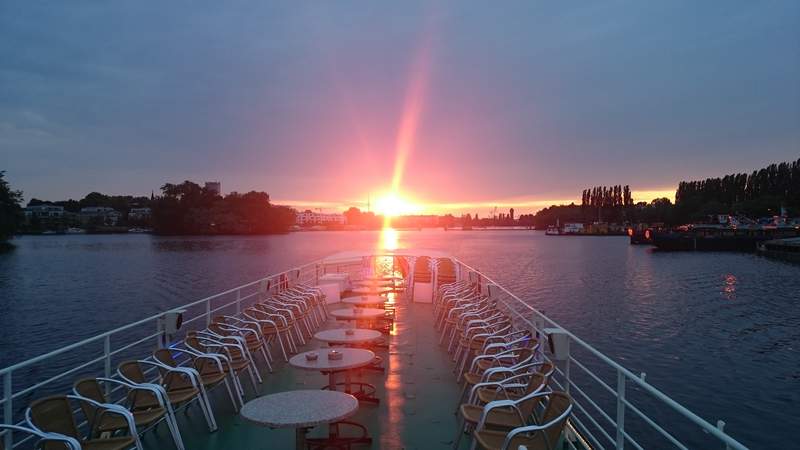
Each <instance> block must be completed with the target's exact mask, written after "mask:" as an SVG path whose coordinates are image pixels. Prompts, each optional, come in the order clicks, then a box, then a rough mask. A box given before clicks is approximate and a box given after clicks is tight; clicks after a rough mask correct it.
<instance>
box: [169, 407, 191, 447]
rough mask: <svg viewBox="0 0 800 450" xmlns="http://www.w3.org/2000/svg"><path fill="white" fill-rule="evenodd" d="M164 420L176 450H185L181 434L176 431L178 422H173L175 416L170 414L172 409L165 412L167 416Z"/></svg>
mask: <svg viewBox="0 0 800 450" xmlns="http://www.w3.org/2000/svg"><path fill="white" fill-rule="evenodd" d="M164 420H165V421H166V422H167V427H169V433H170V434H171V435H172V440H173V441H175V447H176V448H177V449H178V450H186V447H184V446H183V439H182V438H181V432H180V430H178V422H177V421H176V420H175V416H174V415H173V414H172V408H170V409H169V410H168V411H167V415H166V417H164Z"/></svg>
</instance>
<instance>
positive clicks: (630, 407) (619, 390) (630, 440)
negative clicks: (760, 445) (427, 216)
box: [0, 253, 747, 450]
mask: <svg viewBox="0 0 800 450" xmlns="http://www.w3.org/2000/svg"><path fill="white" fill-rule="evenodd" d="M371 257H372V258H377V257H391V258H392V266H393V267H394V266H396V260H395V258H399V257H400V256H396V255H393V254H391V253H387V254H380V253H376V254H374V255H371ZM403 257H405V256H403ZM453 260H454V261H455V262H456V264H457V267H458V271H459V274H460V276H461V277H462V278H464V277H469V278H470V279H472V280H473V281H476V282H478V283H479V284H480V286H481V287H482V289H483V290H484V291H485V292H488V293H490V295H492V297H494V298H496V299H497V300H498V302H499V303H500V304H501V305H503V307H504V308H505V309H507V310H508V312H509V313H510V314H511V315H512V316H513V317H514V318H515V319H516V321H517V322H518V325H519V324H521V326H525V327H529V328H530V329H531V330H534V331H536V332H537V333H539V335H540V336H544V334H543V330H544V328H560V329H562V330H564V332H565V333H566V334H567V335H568V336H569V340H570V348H571V349H572V348H574V349H575V350H576V352H575V354H577V351H580V352H583V353H585V354H586V356H589V357H591V358H594V359H595V360H596V361H597V362H599V364H600V367H599V368H595V369H594V370H593V369H592V368H591V367H589V362H588V361H583V362H582V361H581V360H579V359H578V358H577V357H575V356H573V353H572V352H570V356H569V358H568V359H567V360H566V361H565V362H564V364H562V367H558V368H557V374H558V377H557V378H556V379H554V383H555V384H556V385H557V386H558V387H559V388H560V389H563V390H565V391H566V392H568V393H570V394H571V396H572V398H573V401H574V404H575V407H576V408H575V409H576V413H575V414H574V415H573V417H572V418H571V419H570V425H571V426H572V427H573V428H574V430H575V431H576V432H577V433H578V436H577V438H579V439H585V440H587V441H588V443H589V444H591V445H592V446H593V447H595V448H598V449H605V448H615V449H623V448H624V447H625V445H626V444H630V445H631V446H633V447H634V448H637V449H642V448H644V447H643V446H642V444H640V443H639V441H638V440H637V439H636V438H634V436H632V435H631V434H630V432H629V430H626V415H628V416H629V417H634V418H636V419H637V420H640V421H641V422H642V423H643V424H644V425H647V426H648V427H650V428H651V429H652V430H654V431H656V432H657V433H658V435H660V436H661V437H662V438H663V439H664V440H665V441H666V442H668V443H669V444H671V445H672V446H673V447H674V448H678V449H687V448H689V447H690V446H689V445H687V444H685V443H684V442H682V441H681V440H680V439H678V438H677V437H676V436H674V434H673V433H674V432H672V433H671V432H670V431H668V430H667V429H665V428H664V426H663V424H662V425H659V424H658V423H657V422H656V420H655V419H654V418H652V417H650V416H648V415H647V414H646V413H645V412H644V408H643V407H641V406H637V405H634V403H633V399H632V397H631V396H629V395H628V391H629V388H630V387H634V388H636V389H638V390H640V391H642V392H644V393H646V394H648V395H649V396H650V397H652V398H653V399H654V400H655V401H656V402H658V404H659V405H666V406H667V407H669V408H670V409H671V410H672V411H674V412H675V413H677V414H678V415H679V416H680V417H683V418H684V419H686V420H688V421H689V422H691V423H692V424H694V425H696V426H697V427H699V429H700V430H702V431H703V432H705V433H707V434H708V435H709V436H711V437H713V438H714V439H716V440H717V441H718V442H719V443H720V444H721V445H722V446H724V447H723V448H726V449H737V450H746V449H747V447H745V446H744V445H742V444H741V443H739V442H738V441H736V440H735V439H733V438H732V437H731V436H729V435H728V434H727V433H725V431H724V429H723V428H724V422H722V421H719V422H718V424H717V426H714V425H712V424H711V423H709V422H707V421H706V420H704V419H703V418H701V417H699V416H697V415H696V414H694V413H693V412H691V411H690V410H688V409H687V408H685V407H684V406H683V405H681V404H679V403H678V402H676V401H675V400H673V399H671V398H670V397H669V396H667V395H666V394H664V393H663V392H661V391H660V390H658V389H656V388H655V387H653V386H652V385H650V384H649V383H647V382H646V381H645V374H641V375H636V374H634V373H632V372H631V371H629V370H628V369H626V368H625V367H623V366H621V365H620V364H618V363H616V362H615V361H614V360H612V359H610V358H609V357H607V356H606V355H604V354H602V353H601V352H599V351H598V350H597V349H595V348H593V347H592V346H590V345H589V344H587V343H586V342H584V341H583V340H582V339H580V338H579V337H577V336H575V335H574V334H572V333H570V332H569V331H567V330H566V329H564V328H563V327H561V326H560V325H558V324H557V323H556V322H555V321H553V320H551V319H550V318H548V317H547V316H545V315H544V314H542V313H541V312H540V311H538V310H537V309H536V308H534V307H533V306H531V305H530V304H528V303H526V302H524V301H523V300H522V299H520V298H519V297H517V296H516V295H515V294H513V293H512V292H510V291H508V290H507V289H505V288H504V287H502V286H500V285H499V284H498V283H496V282H495V281H494V280H492V279H491V278H489V277H487V276H486V275H484V274H482V273H481V272H479V271H478V270H476V269H474V268H472V267H470V266H469V265H467V264H465V263H463V262H461V261H459V260H458V259H455V258H453ZM409 267H411V264H409ZM361 268H362V262H361V259H360V258H359V259H357V260H356V259H351V260H339V261H336V262H331V263H326V262H324V261H323V260H318V261H314V262H312V263H309V264H305V265H303V266H300V267H296V268H293V269H290V270H287V271H284V272H280V273H277V274H274V275H270V276H267V277H264V278H261V279H259V280H256V281H253V282H251V283H247V284H244V285H242V286H238V287H235V288H233V289H229V290H227V291H225V292H221V293H219V294H215V295H212V296H210V297H206V298H204V299H201V300H197V301H195V302H192V303H188V304H185V305H182V306H179V307H176V308H172V309H170V310H168V311H165V312H162V313H159V314H156V315H153V316H150V317H147V318H145V319H142V320H139V321H136V322H133V323H130V324H128V325H124V326H121V327H118V328H115V329H113V330H111V331H107V332H105V333H101V334H98V335H96V336H93V337H91V338H88V339H84V340H82V341H80V342H76V343H73V344H70V345H67V346H64V347H61V348H59V349H56V350H53V351H51V352H49V353H45V354H43V355H40V356H37V357H34V358H31V359H28V360H26V361H22V362H20V363H17V364H13V365H11V366H8V367H5V368H3V369H0V377H2V380H3V381H2V383H3V389H2V392H3V395H2V398H0V405H2V410H3V423H5V424H22V420H21V413H22V408H21V407H22V406H25V403H27V402H23V403H22V404H20V405H18V404H17V403H15V401H19V400H21V399H22V397H24V396H26V395H29V394H33V393H35V392H37V391H39V390H49V391H53V390H58V389H60V391H64V390H65V389H69V388H70V387H71V386H69V385H64V383H65V381H66V380H65V379H66V378H67V377H68V376H70V375H73V374H76V373H77V372H80V371H83V370H88V369H94V370H95V372H96V373H100V372H102V373H103V375H104V376H106V377H111V376H113V375H114V374H113V373H112V367H113V365H112V361H113V360H114V359H119V358H122V357H123V356H125V355H126V353H132V352H138V353H136V354H138V355H141V354H142V352H144V353H145V354H149V350H151V349H152V346H150V347H147V346H146V345H147V344H146V343H147V342H148V341H151V342H157V343H158V345H160V344H161V342H162V339H163V337H164V331H163V330H162V329H160V328H159V325H158V324H159V319H160V318H161V317H162V316H163V315H164V313H166V312H170V311H179V310H186V313H185V317H187V318H186V320H185V321H184V326H185V327H188V326H191V325H192V324H196V325H195V326H198V327H200V328H204V327H206V326H207V325H208V324H209V323H210V322H211V319H212V317H213V316H214V315H218V314H222V313H223V312H225V313H228V314H230V313H234V314H239V313H241V311H242V310H243V309H244V308H246V307H247V306H249V305H250V304H252V303H254V302H255V301H257V299H258V298H259V294H263V293H264V292H265V291H276V290H280V289H282V288H283V287H285V286H288V285H290V284H294V283H311V284H316V283H317V281H318V280H319V276H320V275H322V274H324V273H326V272H349V273H355V272H358V271H359V270H361ZM148 327H149V329H150V330H152V331H150V332H148V331H145V330H147V329H148ZM137 333H138V334H137ZM131 335H133V336H135V337H133V338H131ZM120 337H121V338H122V339H125V341H121V338H120ZM128 339H130V340H128ZM118 341H121V342H118ZM100 345H102V350H100V354H99V355H93V357H91V356H90V357H88V358H86V359H83V360H81V361H80V362H78V363H77V364H75V365H74V366H73V367H70V368H68V369H67V368H64V369H60V368H59V369H58V370H54V372H55V373H54V374H52V375H50V376H48V377H46V378H45V379H44V380H41V381H35V380H33V379H32V378H33V377H29V376H25V377H23V378H24V381H23V382H17V381H16V379H15V377H14V374H15V373H20V372H23V371H26V370H30V369H31V368H34V367H36V366H37V365H46V364H50V363H53V362H54V361H56V360H57V359H59V358H65V359H69V358H67V356H68V355H69V353H70V352H73V351H80V350H86V349H87V347H91V346H100ZM115 345H118V347H117V348H115V347H114V346H115ZM573 346H574V347H573ZM85 357H86V355H85V354H83V355H81V358H85ZM73 359H74V358H73ZM573 366H574V368H573ZM598 369H600V370H598ZM599 371H602V372H609V371H610V372H611V373H612V374H614V375H615V376H614V377H613V378H614V380H613V381H610V383H614V384H616V386H612V385H611V384H609V381H604V380H603V377H602V375H603V374H599V373H597V372H599ZM42 373H45V374H46V373H48V371H46V370H44V371H42ZM581 375H582V376H583V377H584V378H585V379H586V381H591V382H592V384H588V383H585V382H584V381H583V380H580V376H581ZM26 382H29V383H30V384H29V385H27V386H25V385H24V384H25V383H26ZM590 390H591V391H592V392H589V391H590ZM597 392H601V393H602V392H605V393H607V394H609V395H611V397H612V398H613V404H612V405H611V409H612V411H607V408H604V407H603V406H602V405H600V404H599V403H598V401H599V400H598V399H596V398H595V399H593V398H592V394H596V393H597ZM15 406H17V408H15ZM628 413H631V414H632V415H631V414H628ZM4 439H5V444H6V448H9V449H11V448H14V447H15V446H18V445H20V444H21V443H22V442H24V440H23V441H22V442H16V443H15V442H12V436H11V433H6V435H5V436H4ZM570 445H571V447H572V448H573V449H574V448H576V447H575V445H574V443H572V442H570Z"/></svg>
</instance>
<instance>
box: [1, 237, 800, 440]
mask: <svg viewBox="0 0 800 450" xmlns="http://www.w3.org/2000/svg"><path fill="white" fill-rule="evenodd" d="M396 238H397V243H396V244H397V245H398V246H399V247H410V248H425V249H435V250H443V251H447V252H449V253H451V254H453V255H454V256H457V257H458V258H460V259H461V260H462V261H464V262H465V263H467V264H469V265H471V266H473V267H475V268H477V269H479V270H481V271H482V272H484V273H486V274H487V275H489V276H490V277H492V278H494V279H495V280H496V281H498V282H500V283H501V284H503V285H504V286H506V287H507V288H509V289H510V290H511V291H513V292H515V293H516V294H517V295H519V296H520V297H521V298H523V299H525V300H526V301H527V302H529V303H530V304H532V305H534V306H535V307H536V308H538V309H540V310H542V311H544V312H545V313H546V314H547V315H548V316H550V317H551V318H552V319H554V320H556V321H557V322H559V323H560V324H561V325H563V326H565V327H567V328H568V329H570V330H571V331H572V332H573V333H575V334H576V335H578V336H579V337H581V338H582V339H584V340H585V341H587V342H589V343H590V344H592V345H594V346H595V347H596V348H598V349H599V350H601V351H602V352H604V353H605V354H607V355H608V356H610V357H611V358H613V359H615V360H617V361H618V362H620V363H622V364H623V365H624V366H626V367H627V368H629V369H630V370H632V371H633V372H635V373H640V372H646V373H647V380H648V381H649V382H650V383H652V384H653V385H655V386H656V387H658V388H659V389H661V390H663V391H665V392H666V393H668V394H669V395H670V396H671V397H672V398H674V399H675V400H677V401H679V402H681V403H682V404H684V405H686V406H687V407H689V408H690V409H691V410H692V411H694V412H696V413H697V414H699V415H700V416H702V417H703V418H705V419H707V420H712V421H716V420H717V419H723V420H725V422H726V423H727V426H726V430H727V431H729V432H730V433H731V434H732V435H733V436H734V437H736V438H737V439H740V440H741V441H742V442H743V443H745V444H746V445H749V446H751V448H784V447H787V446H789V447H791V446H792V444H791V442H796V438H795V436H794V432H795V431H796V430H797V429H798V427H800V406H799V403H800V343H798V340H800V266H797V265H791V264H786V263H783V262H777V261H772V260H768V259H764V258H761V257H759V256H756V255H750V254H738V253H659V252H653V251H652V250H650V249H648V248H646V247H639V246H630V245H628V244H627V239H626V238H623V237H549V236H544V234H542V233H540V232H532V231H522V230H507V231H484V230H476V231H448V232H445V231H441V230H424V231H400V232H397V236H396ZM379 241H380V236H379V234H378V233H377V232H308V233H292V234H288V235H281V236H258V237H180V238H175V237H155V236H149V235H64V236H25V237H21V238H18V239H16V240H15V241H14V244H15V245H16V249H15V250H13V251H10V252H6V253H0V330H1V332H2V334H1V335H0V367H4V366H7V365H9V364H12V363H14V362H18V361H21V360H24V359H26V358H30V357H33V356H36V355H38V354H40V353H44V352H46V351H48V350H52V349H55V348H58V347H60V346H62V345H65V344H68V343H71V342H74V341H77V340H79V339H82V338H86V337H89V336H92V335H94V334H97V333H99V332H102V331H105V330H107V329H110V328H113V327H116V326H119V325H123V324H125V323H128V322H131V321H134V320H136V319H140V318H144V317H147V316H150V315H152V314H155V313H157V312H159V311H162V310H164V309H167V308H170V307H174V306H177V305H181V304H184V303H187V302H190V301H193V300H197V299H200V298H203V297H205V296H208V295H210V294H214V293H217V292H220V291H223V290H226V289H228V288H231V287H234V286H237V285H240V284H243V283H245V282H249V281H252V280H254V279H257V278H260V277H262V276H264V275H265V274H269V273H273V272H276V271H280V270H283V269H287V268H290V267H293V266H296V265H299V264H302V263H304V262H309V261H311V260H314V259H317V258H321V257H324V256H327V255H329V254H332V253H335V252H339V251H345V250H369V249H373V248H375V246H376V244H377V243H378V242H379Z"/></svg>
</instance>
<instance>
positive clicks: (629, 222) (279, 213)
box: [0, 159, 800, 248]
mask: <svg viewBox="0 0 800 450" xmlns="http://www.w3.org/2000/svg"><path fill="white" fill-rule="evenodd" d="M160 191H161V192H160V194H159V195H155V193H151V195H150V197H149V198H148V197H144V196H139V197H135V196H130V195H127V196H108V195H104V194H101V193H98V192H92V193H90V194H88V195H86V197H84V198H83V199H81V200H73V199H69V200H63V201H44V200H39V199H36V198H34V199H31V200H30V202H29V203H28V205H27V206H28V209H30V207H47V206H53V207H57V208H58V209H59V214H58V215H57V216H46V217H40V216H38V215H36V214H28V215H26V214H24V213H23V209H22V207H21V205H20V203H21V202H22V192H20V191H16V190H13V189H12V188H11V186H9V184H8V182H7V181H6V180H5V179H4V172H2V171H0V248H2V247H6V248H7V247H8V245H9V243H8V242H9V240H10V239H11V238H12V237H13V236H14V235H16V234H56V233H63V232H67V233H69V232H71V231H72V232H76V233H125V232H139V233H141V232H152V233H153V234H157V235H167V236H175V235H190V236H191V235H256V234H277V233H287V232H290V231H317V230H332V231H335V230H345V231H348V230H353V231H362V230H379V229H381V228H383V226H384V225H385V224H387V223H389V224H391V226H392V227H393V228H395V229H398V230H421V229H423V228H443V229H445V230H482V229H485V230H490V229H539V230H542V229H545V228H547V227H551V226H554V225H556V224H559V223H560V224H564V223H582V224H587V225H588V227H587V228H588V230H594V231H590V232H588V233H585V234H586V235H593V234H594V235H621V234H624V233H625V231H626V228H627V227H628V226H641V225H646V226H652V225H653V224H657V226H659V227H675V226H679V225H683V224H687V223H701V222H704V221H707V220H708V218H709V217H713V216H716V215H722V214H724V215H738V216H745V217H751V218H755V217H776V216H778V215H779V214H781V215H789V216H800V159H797V160H796V161H792V162H783V163H780V164H771V165H769V166H767V167H764V168H762V169H759V170H755V171H753V172H751V173H735V174H728V175H725V176H723V177H716V178H707V179H704V180H697V181H681V182H680V183H679V184H678V186H677V189H676V194H675V203H673V202H672V201H671V200H670V199H668V198H657V199H654V200H652V201H651V202H637V203H634V200H633V197H632V194H631V189H630V187H629V186H627V185H625V186H623V185H614V186H596V187H592V188H589V189H584V190H583V192H582V195H581V203H580V204H575V203H571V204H569V205H552V206H549V207H547V208H544V209H542V210H540V211H538V212H536V213H535V214H521V215H519V216H515V215H514V213H515V211H514V209H513V208H511V209H510V210H509V211H508V213H500V214H499V215H497V214H494V215H492V216H484V217H479V215H478V214H474V215H473V214H464V215H461V216H460V217H456V216H454V215H452V214H445V215H420V216H397V217H391V218H388V220H387V218H384V217H383V216H381V215H377V214H375V213H373V212H369V211H368V212H363V211H361V210H359V209H358V208H355V207H351V208H349V209H348V210H347V211H345V212H344V213H343V214H342V216H344V222H345V223H339V224H324V225H320V224H317V225H306V226H303V227H300V226H298V225H296V218H297V215H298V212H297V211H296V210H295V209H293V208H291V207H289V206H284V205H275V204H272V203H271V202H270V197H269V194H267V193H266V192H256V191H251V192H247V193H243V194H242V193H238V192H231V193H229V194H227V195H220V194H219V193H218V192H215V191H213V190H210V189H208V188H206V187H202V186H200V185H199V184H197V183H194V182H191V181H184V182H182V183H179V184H172V183H166V184H164V185H163V186H162V187H161V189H160ZM87 209H94V210H103V211H107V212H111V214H114V216H113V217H111V218H112V219H113V220H109V216H108V215H106V214H100V215H97V214H95V215H90V216H87V215H86V214H84V211H85V210H87ZM145 210H146V211H147V212H146V214H144V213H141V211H145ZM134 212H136V213H135V214H134ZM307 212H310V211H307Z"/></svg>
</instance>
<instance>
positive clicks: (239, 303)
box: [236, 288, 242, 316]
mask: <svg viewBox="0 0 800 450" xmlns="http://www.w3.org/2000/svg"><path fill="white" fill-rule="evenodd" d="M241 313H242V289H241V288H240V289H237V290H236V315H237V316H238V315H239V314H241Z"/></svg>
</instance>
